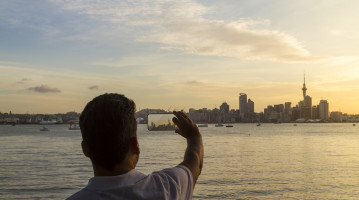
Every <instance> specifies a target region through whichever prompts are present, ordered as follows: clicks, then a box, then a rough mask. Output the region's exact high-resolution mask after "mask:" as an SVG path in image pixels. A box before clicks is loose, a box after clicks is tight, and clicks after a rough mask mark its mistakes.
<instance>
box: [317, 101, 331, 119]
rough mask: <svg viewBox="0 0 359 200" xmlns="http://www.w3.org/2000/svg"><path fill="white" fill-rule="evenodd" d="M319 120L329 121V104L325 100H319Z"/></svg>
mask: <svg viewBox="0 0 359 200" xmlns="http://www.w3.org/2000/svg"><path fill="white" fill-rule="evenodd" d="M319 119H321V120H328V119H329V103H328V101H327V100H320V103H319Z"/></svg>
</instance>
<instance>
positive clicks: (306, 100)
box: [304, 95, 312, 108]
mask: <svg viewBox="0 0 359 200" xmlns="http://www.w3.org/2000/svg"><path fill="white" fill-rule="evenodd" d="M304 106H305V107H309V108H311V107H312V97H310V96H308V95H307V96H305V98H304Z"/></svg>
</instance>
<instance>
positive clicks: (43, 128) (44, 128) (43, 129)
mask: <svg viewBox="0 0 359 200" xmlns="http://www.w3.org/2000/svg"><path fill="white" fill-rule="evenodd" d="M40 131H49V129H48V128H46V127H45V126H43V127H42V128H41V129H40Z"/></svg>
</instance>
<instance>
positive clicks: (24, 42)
mask: <svg viewBox="0 0 359 200" xmlns="http://www.w3.org/2000/svg"><path fill="white" fill-rule="evenodd" d="M357 8H359V1H357V0H346V1H341V0H318V1H315V2H313V1H311V0H300V1H287V0H251V1H246V0H221V1H215V0H197V1H194V0H175V1H172V0H158V1H152V0H151V1H150V0H136V1H131V0H127V1H122V0H116V1H114V0H87V1H84V0H37V1H28V0H11V1H5V0H3V1H0V112H9V111H12V113H48V114H51V113H65V112H69V111H76V112H81V111H82V110H83V108H84V106H85V105H86V103H87V102H88V101H90V100H91V99H93V98H94V97H96V96H98V95H100V94H103V93H121V94H125V95H126V96H127V97H129V98H131V99H133V100H134V101H135V102H136V104H137V109H138V110H139V109H144V108H162V109H165V110H181V109H184V110H185V111H188V109H189V108H195V109H200V108H208V109H213V108H215V107H217V108H218V107H219V106H220V105H221V104H222V103H223V102H227V103H228V104H229V105H230V109H238V108H239V93H246V94H247V96H248V97H249V98H250V99H251V100H253V101H254V103H255V111H256V112H263V109H264V108H265V107H267V105H274V104H283V103H284V102H292V106H295V105H296V104H298V102H299V101H300V100H302V99H303V95H302V90H301V88H302V87H303V81H304V80H303V79H304V74H305V77H306V86H307V88H308V90H307V94H308V95H309V96H311V97H312V99H313V105H317V104H319V101H320V100H321V99H324V100H327V101H328V102H329V110H330V111H341V112H344V113H348V114H358V113H359V55H358V54H359V20H357V19H359V12H357Z"/></svg>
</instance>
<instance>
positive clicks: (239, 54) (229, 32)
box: [52, 0, 321, 62]
mask: <svg viewBox="0 0 359 200" xmlns="http://www.w3.org/2000/svg"><path fill="white" fill-rule="evenodd" d="M52 2H53V3H55V4H57V5H60V7H62V8H63V9H66V10H71V11H74V12H76V13H78V14H81V15H87V16H88V17H89V18H90V19H93V20H100V21H105V22H107V24H108V26H106V28H109V29H113V30H111V31H110V30H109V31H104V32H106V33H114V34H117V33H116V30H117V29H116V28H114V27H123V26H126V27H128V28H130V29H132V31H133V33H134V34H133V35H134V37H136V40H137V41H141V42H156V43H158V44H160V45H161V46H162V48H163V49H166V50H180V51H183V52H186V53H189V54H195V55H210V56H226V57H235V58H239V59H261V60H276V61H282V62H312V61H317V60H319V59H321V58H319V57H316V56H313V55H311V54H310V52H309V51H308V50H306V49H305V48H304V47H303V45H302V43H301V42H300V41H298V40H297V39H296V38H295V37H293V36H291V35H289V34H287V33H284V32H281V31H278V30H271V29H269V28H268V26H269V25H270V21H269V20H252V19H247V18H246V19H238V20H236V21H221V20H220V19H216V20H209V19H207V18H206V17H205V16H207V15H208V14H210V13H211V12H214V11H215V10H214V8H209V7H206V6H204V5H202V4H199V3H197V2H195V1H192V0H177V1H173V0H162V1H147V0H142V1H126V2H124V1H99V0H92V1H80V0H71V1H69V0H52ZM255 27H263V28H255ZM138 28H140V29H141V31H136V30H137V29H138ZM117 31H118V30H117ZM84 35H86V34H84ZM74 37H75V38H77V37H78V38H82V37H81V36H79V35H75V36H74Z"/></svg>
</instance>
